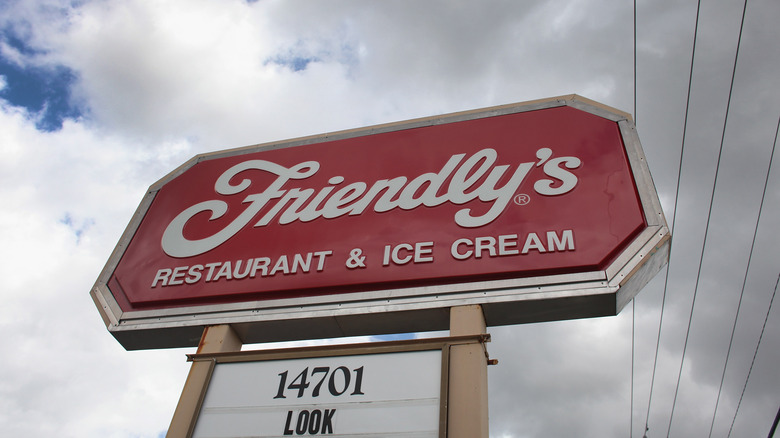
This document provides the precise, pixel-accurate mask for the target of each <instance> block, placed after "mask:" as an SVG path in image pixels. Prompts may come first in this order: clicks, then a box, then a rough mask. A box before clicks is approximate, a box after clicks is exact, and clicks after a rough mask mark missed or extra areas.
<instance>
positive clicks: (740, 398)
mask: <svg viewBox="0 0 780 438" xmlns="http://www.w3.org/2000/svg"><path fill="white" fill-rule="evenodd" d="M778 284H780V275H778V276H777V281H776V282H775V290H774V292H772V298H771V299H770V300H769V307H767V309H766V316H765V317H764V325H763V326H762V327H761V334H760V335H759V336H758V343H757V344H756V349H755V351H754V352H753V360H752V361H751V362H750V369H748V374H747V377H745V384H744V385H743V386H742V393H741V394H740V395H739V402H738V403H737V410H736V411H735V412H734V418H733V419H732V420H731V427H729V434H728V436H729V437H730V436H731V431H732V430H733V429H734V422H735V421H736V420H737V414H738V413H739V407H740V406H741V405H742V398H743V397H744V396H745V389H747V384H748V380H750V373H752V372H753V365H755V363H756V356H757V355H758V347H760V346H761V340H762V339H763V338H764V330H766V323H767V321H768V320H769V313H770V312H771V311H772V303H774V301H775V295H776V294H777V285H778ZM778 417H780V410H778V411H777V416H776V417H775V421H774V423H773V424H772V428H771V430H770V431H769V438H772V435H774V433H775V429H776V428H777V422H778Z"/></svg>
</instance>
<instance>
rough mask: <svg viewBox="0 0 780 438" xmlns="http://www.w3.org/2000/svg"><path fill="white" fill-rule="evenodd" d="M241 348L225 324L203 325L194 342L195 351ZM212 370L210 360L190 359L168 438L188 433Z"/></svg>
mask: <svg viewBox="0 0 780 438" xmlns="http://www.w3.org/2000/svg"><path fill="white" fill-rule="evenodd" d="M240 350H241V340H240V339H238V336H236V333H235V332H234V331H233V329H232V328H230V326H229V325H218V326H210V327H207V328H206V330H204V331H203V337H202V338H201V342H200V344H199V345H198V353H199V354H208V353H224V352H234V351H240ZM213 370H214V363H213V362H193V363H192V366H191V367H190V373H189V374H188V375H187V381H186V382H185V383H184V389H183V390H182V393H181V397H179V404H178V405H177V406H176V410H175V411H174V413H173V419H172V420H171V425H170V427H169V428H168V433H167V437H168V438H178V437H188V436H191V435H192V428H193V427H195V419H196V418H197V415H198V411H200V407H201V404H202V402H203V397H204V396H205V392H206V388H207V387H208V382H209V378H210V377H211V373H212V372H213Z"/></svg>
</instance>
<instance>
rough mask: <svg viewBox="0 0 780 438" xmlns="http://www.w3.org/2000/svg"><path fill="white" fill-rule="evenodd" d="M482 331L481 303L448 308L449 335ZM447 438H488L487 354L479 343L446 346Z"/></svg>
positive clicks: (483, 327)
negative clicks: (448, 364)
mask: <svg viewBox="0 0 780 438" xmlns="http://www.w3.org/2000/svg"><path fill="white" fill-rule="evenodd" d="M484 333H486V327H485V317H484V315H483V313H482V306H479V305H472V306H459V307H453V308H451V309H450V336H466V335H479V334H484ZM448 394H449V396H448V399H449V401H448V407H447V416H448V418H449V421H448V426H447V437H448V438H488V395H487V357H486V354H485V346H484V344H482V343H474V344H467V345H453V346H451V347H450V384H449V391H448Z"/></svg>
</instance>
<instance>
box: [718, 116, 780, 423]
mask: <svg viewBox="0 0 780 438" xmlns="http://www.w3.org/2000/svg"><path fill="white" fill-rule="evenodd" d="M778 131H780V119H778V120H777V128H776V129H775V141H774V143H773V144H772V152H771V153H770V154H769V166H767V169H766V180H765V181H764V191H763V193H762V194H761V203H760V204H759V207H758V216H757V217H756V228H755V230H754V231H753V242H752V243H751V244H750V255H749V256H748V262H747V267H746V268H745V276H744V278H743V279H742V290H741V291H740V293H739V302H738V303H737V312H736V314H735V315H734V325H733V327H732V328H731V338H730V339H729V348H728V350H727V351H726V363H725V364H723V374H721V376H720V387H719V388H718V398H717V399H716V401H715V412H713V413H712V423H711V424H710V434H709V436H710V437H711V436H712V429H713V428H714V427H715V417H716V416H717V414H718V405H719V403H720V395H721V392H722V391H723V382H724V381H725V380H726V369H727V368H728V365H729V357H730V355H731V346H732V344H733V343H734V333H735V332H736V331H737V320H738V319H739V311H740V309H741V308H742V297H743V296H744V295H745V285H746V284H747V278H748V272H750V262H751V260H752V259H753V249H754V248H755V246H756V236H757V235H758V225H759V223H760V222H761V212H762V211H763V210H764V199H765V198H766V189H767V186H768V185H769V175H770V173H771V171H772V161H774V157H775V147H776V146H777V133H778Z"/></svg>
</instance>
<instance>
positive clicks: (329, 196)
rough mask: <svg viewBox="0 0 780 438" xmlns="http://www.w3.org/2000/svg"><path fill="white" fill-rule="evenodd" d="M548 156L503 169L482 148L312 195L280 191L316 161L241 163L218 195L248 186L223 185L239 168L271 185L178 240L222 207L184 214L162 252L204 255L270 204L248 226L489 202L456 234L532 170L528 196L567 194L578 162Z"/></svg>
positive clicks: (478, 222)
mask: <svg viewBox="0 0 780 438" xmlns="http://www.w3.org/2000/svg"><path fill="white" fill-rule="evenodd" d="M552 156H553V151H552V149H550V148H540V149H539V150H537V151H536V158H537V159H536V160H535V161H531V162H526V163H520V164H518V165H517V167H516V168H515V169H511V167H512V166H509V165H500V166H496V165H494V164H495V162H496V159H497V158H498V153H497V152H496V151H495V150H494V149H491V148H486V149H482V150H481V151H479V152H476V153H475V154H474V155H472V156H471V157H468V158H466V154H456V155H452V156H451V157H450V158H449V160H447V162H446V163H445V164H444V166H443V167H442V169H441V170H440V171H439V172H435V173H434V172H431V173H424V174H422V175H420V176H418V177H416V178H414V179H412V180H408V178H407V177H404V176H399V177H396V178H392V179H381V180H378V181H375V182H374V183H372V184H370V185H369V184H368V183H366V182H362V181H358V182H352V183H349V184H346V185H343V186H342V184H343V183H344V181H345V178H344V177H343V176H334V177H331V178H330V179H329V180H328V184H329V185H328V186H327V187H323V188H320V189H319V190H317V189H315V188H299V187H296V188H283V186H284V185H285V184H287V183H288V182H289V181H291V180H305V179H307V178H309V177H311V176H312V175H314V174H316V173H317V171H318V170H319V168H320V163H318V162H316V161H305V162H302V163H299V164H296V165H294V166H292V167H289V168H288V167H284V166H281V165H279V164H276V163H273V162H270V161H265V160H247V161H244V162H242V163H239V164H237V165H235V166H233V167H231V168H230V169H228V170H226V171H225V172H224V173H223V174H222V175H220V176H219V178H218V179H217V181H216V183H215V184H214V190H215V192H216V193H217V194H218V195H225V196H227V195H235V194H238V193H241V192H243V191H245V190H246V189H247V188H248V187H249V186H250V184H251V181H250V180H249V179H243V180H241V182H239V183H238V184H231V182H230V181H231V179H233V177H235V176H236V175H238V174H239V173H241V172H244V171H246V170H259V171H263V172H268V173H270V174H272V175H276V180H274V181H273V182H272V183H271V184H269V185H268V187H266V188H265V190H264V191H263V192H261V193H253V194H249V195H247V196H246V198H244V200H243V204H248V206H247V207H246V208H245V209H244V210H243V211H242V212H241V214H239V216H238V217H236V218H235V219H233V220H232V221H231V222H230V223H229V224H227V225H226V226H225V227H224V228H222V229H220V230H219V231H217V232H216V233H214V234H212V235H211V236H209V237H206V238H203V239H194V240H191V239H188V238H186V237H184V227H185V225H186V224H187V222H188V221H189V220H190V219H192V218H193V217H194V216H195V215H197V214H199V213H202V212H211V217H210V219H209V220H210V221H216V220H218V219H219V218H221V217H222V216H223V215H224V214H225V213H226V212H227V210H228V204H227V203H226V202H225V201H222V200H219V199H213V200H208V201H204V202H200V203H198V204H195V205H193V206H191V207H189V208H187V209H185V210H184V211H182V212H181V213H179V214H178V215H177V216H176V217H175V218H174V219H173V221H171V223H170V224H169V225H168V227H167V228H166V229H165V232H164V233H163V237H162V248H163V250H164V251H165V253H166V254H168V255H169V256H171V257H192V256H196V255H199V254H203V253H206V252H208V251H210V250H212V249H214V248H216V247H217V246H219V245H221V244H223V243H225V242H227V241H228V240H229V239H230V238H232V237H233V236H235V235H236V234H237V233H238V232H239V231H240V230H241V229H242V228H244V227H245V226H246V225H248V224H249V223H250V222H252V221H253V220H255V219H256V217H257V216H258V214H259V213H260V211H262V210H263V208H265V207H266V205H268V204H269V203H270V202H271V201H273V200H276V202H275V204H273V206H272V207H271V209H270V210H268V212H266V213H265V214H264V215H263V216H262V217H261V218H260V219H259V220H257V222H255V224H254V225H253V227H255V228H257V227H264V226H266V225H268V224H269V223H271V221H274V220H276V221H277V222H278V223H279V224H283V225H284V224H289V223H292V222H296V221H300V222H310V221H313V220H315V219H317V218H319V217H324V218H328V219H333V218H338V217H341V216H345V215H350V216H356V215H360V214H362V213H363V212H364V211H365V210H366V209H368V208H369V207H370V206H371V205H372V203H373V211H375V212H377V213H383V212H386V211H390V210H393V209H396V208H400V209H402V210H414V209H415V208H417V207H419V206H421V205H423V206H426V207H436V206H439V205H442V204H444V203H447V202H449V203H452V204H455V205H463V204H466V203H468V202H470V201H473V200H475V199H479V200H480V201H482V202H484V203H488V204H490V208H489V209H488V211H487V212H485V213H484V214H482V215H473V214H472V211H471V209H470V208H463V209H461V210H458V211H457V212H456V213H455V216H454V220H455V223H456V224H458V225H460V226H461V227H464V228H476V227H481V226H484V225H487V224H489V223H490V222H492V221H493V220H495V219H496V218H497V217H498V216H499V215H500V214H501V212H503V211H504V209H505V208H506V206H507V204H509V202H510V201H512V199H513V198H514V197H515V196H516V192H517V190H518V189H519V187H520V185H521V184H522V183H523V181H524V180H525V179H526V177H527V176H528V175H529V173H531V170H532V169H533V168H534V167H541V168H542V170H543V172H544V174H545V176H546V178H541V179H539V180H537V181H536V182H534V185H533V188H534V191H535V192H536V193H538V194H540V195H545V196H558V195H563V194H566V193H568V192H570V191H571V190H572V189H574V187H575V186H576V185H577V181H578V180H577V176H576V175H575V174H574V173H572V172H570V171H569V170H571V169H577V168H578V167H579V166H580V164H581V161H580V159H579V158H577V157H558V158H552ZM510 172H511V177H509V179H508V181H507V182H506V183H504V184H503V185H502V186H500V187H499V186H498V184H499V181H500V180H501V179H502V178H503V177H504V175H505V174H507V175H508V174H509V173H510ZM448 181H449V182H448ZM480 181H481V183H480ZM337 187H338V188H337Z"/></svg>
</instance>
